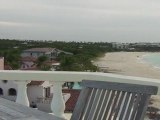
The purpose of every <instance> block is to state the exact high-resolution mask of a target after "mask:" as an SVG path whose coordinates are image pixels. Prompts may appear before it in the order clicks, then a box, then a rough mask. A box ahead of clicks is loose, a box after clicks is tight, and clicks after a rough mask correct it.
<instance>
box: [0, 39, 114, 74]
mask: <svg viewBox="0 0 160 120" xmlns="http://www.w3.org/2000/svg"><path fill="white" fill-rule="evenodd" d="M35 47H51V48H57V49H60V50H63V51H66V52H71V53H73V55H65V54H64V53H61V54H59V56H58V58H57V60H58V61H60V63H61V66H60V68H61V70H65V71H97V67H96V66H94V65H93V64H92V62H91V61H92V60H93V59H95V58H96V57H99V56H100V55H103V54H104V53H106V52H110V51H113V49H112V45H111V44H110V43H107V42H94V43H93V42H64V41H33V40H32V41H31V40H25V41H20V40H8V39H1V40H0V51H6V50H7V49H9V50H11V49H12V50H13V49H15V48H16V49H17V50H19V51H22V50H24V49H29V48H35ZM9 56H10V57H11V58H12V57H14V56H12V55H9ZM11 58H8V60H9V61H11V60H10V59H11ZM44 61H46V58H45V57H42V58H39V60H38V61H37V66H39V67H41V69H44V70H46V69H49V67H47V66H44V63H45V62H44ZM12 64H13V63H12ZM42 66H43V67H42Z"/></svg>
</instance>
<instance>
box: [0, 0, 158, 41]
mask: <svg viewBox="0 0 160 120" xmlns="http://www.w3.org/2000/svg"><path fill="white" fill-rule="evenodd" d="M0 38H9V39H22V40H24V39H31V40H61V41H93V42H97V41H104V42H160V0H0Z"/></svg>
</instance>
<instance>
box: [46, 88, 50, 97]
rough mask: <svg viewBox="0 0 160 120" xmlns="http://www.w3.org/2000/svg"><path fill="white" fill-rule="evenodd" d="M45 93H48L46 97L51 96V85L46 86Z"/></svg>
mask: <svg viewBox="0 0 160 120" xmlns="http://www.w3.org/2000/svg"><path fill="white" fill-rule="evenodd" d="M45 93H46V95H45V97H46V98H48V97H50V87H48V88H45Z"/></svg>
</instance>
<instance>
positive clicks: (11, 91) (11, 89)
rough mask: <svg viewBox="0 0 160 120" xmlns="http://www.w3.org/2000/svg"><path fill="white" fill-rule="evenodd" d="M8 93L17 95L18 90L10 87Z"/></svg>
mask: <svg viewBox="0 0 160 120" xmlns="http://www.w3.org/2000/svg"><path fill="white" fill-rule="evenodd" d="M8 95H11V96H15V95H17V91H16V90H15V89H14V88H10V89H9V90H8Z"/></svg>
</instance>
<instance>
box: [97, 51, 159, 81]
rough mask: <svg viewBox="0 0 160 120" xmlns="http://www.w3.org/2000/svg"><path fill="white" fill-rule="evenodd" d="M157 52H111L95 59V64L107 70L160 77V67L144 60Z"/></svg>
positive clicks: (116, 72) (124, 73) (131, 74)
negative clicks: (146, 56)
mask: <svg viewBox="0 0 160 120" xmlns="http://www.w3.org/2000/svg"><path fill="white" fill-rule="evenodd" d="M149 54H157V53H156V52H153V53H152V52H110V53H106V54H105V56H104V57H100V58H98V59H96V60H95V61H94V64H95V65H97V66H98V67H100V68H104V69H105V70H106V72H110V73H115V74H121V75H128V76H136V77H147V78H155V79H160V69H159V68H156V67H155V66H154V65H152V64H151V63H149V62H147V61H144V60H143V57H144V56H145V55H149Z"/></svg>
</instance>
